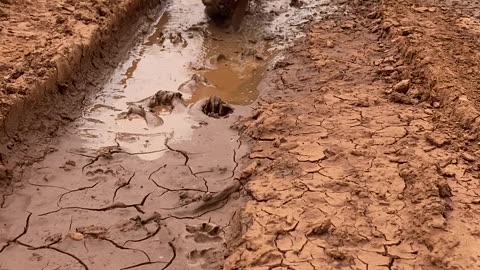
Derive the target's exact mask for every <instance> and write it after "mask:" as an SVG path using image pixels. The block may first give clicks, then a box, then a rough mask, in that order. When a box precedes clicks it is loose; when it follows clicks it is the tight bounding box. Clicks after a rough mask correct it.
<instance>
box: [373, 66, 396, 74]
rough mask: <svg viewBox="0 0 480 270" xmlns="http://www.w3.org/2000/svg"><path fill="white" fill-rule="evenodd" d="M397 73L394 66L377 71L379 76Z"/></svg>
mask: <svg viewBox="0 0 480 270" xmlns="http://www.w3.org/2000/svg"><path fill="white" fill-rule="evenodd" d="M394 71H395V68H394V67H392V66H386V67H383V68H381V69H379V70H378V71H377V73H378V74H380V75H389V74H392V73H393V72H394Z"/></svg>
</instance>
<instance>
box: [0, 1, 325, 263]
mask: <svg viewBox="0 0 480 270" xmlns="http://www.w3.org/2000/svg"><path fill="white" fill-rule="evenodd" d="M333 10H334V7H332V6H331V5H329V2H327V1H305V4H304V6H303V7H302V8H301V9H297V8H293V7H290V6H289V1H286V0H274V1H265V2H262V3H257V2H254V3H251V7H250V14H248V15H247V17H246V18H245V21H244V23H243V29H242V30H241V31H240V32H239V33H234V34H232V33H227V32H226V31H225V30H223V29H220V28H217V27H216V26H214V25H212V24H211V23H209V22H208V20H207V18H205V16H204V14H203V6H202V4H201V1H200V0H176V1H171V2H169V3H168V4H167V6H166V7H165V9H164V10H163V11H162V13H161V14H159V16H158V19H157V21H156V22H155V23H154V24H153V25H152V26H151V28H150V31H149V32H148V31H147V32H145V33H142V34H144V36H145V38H144V39H142V40H141V41H139V42H138V44H137V46H135V47H134V48H133V49H132V50H131V51H130V52H129V55H128V56H127V57H126V58H125V61H124V62H122V63H121V64H120V65H119V66H118V67H117V68H116V70H115V72H114V74H113V76H112V77H111V78H110V80H109V81H108V82H106V84H105V86H104V88H103V90H102V91H101V92H99V93H98V94H96V95H95V96H93V97H92V98H91V99H90V100H89V101H88V103H87V104H86V106H85V110H84V113H83V117H82V118H81V119H79V120H78V121H76V122H75V123H73V124H72V125H70V126H68V127H66V128H65V129H66V131H65V132H64V133H63V134H61V136H59V138H58V139H57V142H56V143H55V144H53V145H52V153H50V154H48V155H47V156H46V158H45V159H44V160H43V161H40V162H38V163H36V164H35V165H33V166H32V168H29V169H27V170H26V171H25V173H24V180H25V181H24V183H25V185H24V186H23V187H19V188H17V189H16V190H15V192H14V193H13V194H12V195H10V196H8V197H7V198H6V200H5V202H4V203H3V205H1V210H0V224H1V227H0V269H15V270H16V269H167V268H168V269H221V268H222V262H223V258H224V256H225V252H226V251H225V250H226V249H225V246H226V241H228V239H230V238H232V237H234V236H235V235H236V234H237V233H238V229H237V225H238V224H237V222H233V221H232V220H234V219H233V217H234V216H235V215H236V214H237V213H238V210H239V209H240V207H241V206H242V205H243V203H244V202H245V200H246V197H245V196H243V195H244V194H242V191H241V187H239V185H238V181H237V180H235V178H236V176H237V174H238V173H239V169H240V168H241V166H242V164H240V160H241V158H242V157H243V156H244V154H245V153H246V151H247V150H248V149H247V147H246V146H245V145H244V144H242V143H241V141H240V140H239V137H238V135H237V133H236V132H234V131H233V130H231V129H230V128H229V127H230V125H231V124H232V123H233V122H234V121H235V119H236V118H237V117H238V116H241V115H242V114H245V113H247V112H248V111H249V109H250V106H251V105H252V104H253V103H254V102H255V100H256V99H257V97H258V95H259V91H258V89H259V88H260V87H259V85H261V80H262V77H263V76H264V73H265V72H266V71H267V70H268V68H269V67H270V66H271V64H272V61H273V60H274V59H276V58H278V57H279V54H278V52H279V51H280V50H281V49H282V48H283V47H285V46H288V45H289V44H291V42H293V41H294V40H295V39H296V38H298V37H301V36H302V35H303V33H302V27H303V25H304V24H305V23H306V22H309V21H311V20H313V19H314V18H315V17H319V16H322V15H324V14H326V13H328V12H330V11H333ZM194 75H196V76H198V77H204V78H206V79H207V80H208V82H209V83H208V84H206V85H195V84H194V83H192V81H191V78H192V76H194ZM159 90H168V91H180V92H181V93H182V94H183V97H184V99H185V107H184V106H177V107H175V108H174V109H173V110H172V111H163V112H159V115H160V117H161V118H162V119H163V121H164V124H163V125H161V126H158V127H150V126H148V125H147V124H146V122H145V120H144V119H143V118H140V117H132V118H127V119H122V118H121V117H119V115H121V114H122V112H125V111H126V110H127V109H128V107H129V105H131V104H136V103H138V102H139V101H141V100H143V99H145V98H148V97H150V96H152V95H153V94H155V93H156V92H157V91H159ZM214 95H215V96H219V97H221V98H222V99H223V100H225V101H227V102H229V103H231V104H232V105H233V106H234V107H235V109H236V110H235V112H234V113H233V114H232V115H230V116H229V117H228V118H222V119H214V118H209V117H207V116H205V115H203V114H202V113H201V112H195V111H192V110H191V105H192V104H194V103H195V102H197V101H198V100H200V99H202V98H205V97H210V96H214Z"/></svg>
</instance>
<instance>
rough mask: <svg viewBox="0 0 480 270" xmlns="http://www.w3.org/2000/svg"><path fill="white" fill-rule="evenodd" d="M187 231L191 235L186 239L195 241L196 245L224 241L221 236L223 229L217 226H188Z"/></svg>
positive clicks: (207, 224)
mask: <svg viewBox="0 0 480 270" xmlns="http://www.w3.org/2000/svg"><path fill="white" fill-rule="evenodd" d="M186 230H187V232H188V233H189V234H188V235H187V236H186V237H185V238H186V239H193V241H195V243H202V244H205V243H213V242H220V241H223V238H222V237H221V236H220V234H221V233H222V228H220V226H217V225H215V224H210V223H202V224H199V225H187V226H186Z"/></svg>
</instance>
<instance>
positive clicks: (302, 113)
mask: <svg viewBox="0 0 480 270" xmlns="http://www.w3.org/2000/svg"><path fill="white" fill-rule="evenodd" d="M407 2H408V1H405V2H401V3H398V2H396V3H395V5H393V4H392V6H389V2H383V3H385V5H380V3H377V4H375V3H366V2H360V3H359V1H357V2H356V3H354V4H353V3H352V4H350V6H348V7H346V10H345V12H342V13H338V14H335V16H332V17H330V18H327V19H325V20H323V21H321V22H320V23H318V24H315V25H314V26H313V27H312V28H311V29H310V31H309V34H308V36H307V38H306V39H305V41H304V42H301V43H300V44H298V45H296V46H295V47H293V48H292V49H291V50H290V51H289V54H288V57H286V58H285V59H283V60H282V61H280V62H278V63H277V64H276V69H275V70H274V71H272V72H271V73H270V74H269V75H268V77H267V78H268V79H267V80H266V81H265V86H264V88H263V89H264V95H263V96H262V101H263V103H262V104H261V106H260V107H259V108H258V110H256V111H255V112H254V114H253V115H252V116H251V117H249V118H244V119H243V120H242V121H240V122H239V123H237V125H236V126H237V128H238V129H239V130H240V131H241V132H242V134H243V136H244V138H245V139H247V140H249V141H250V142H251V143H252V144H253V146H252V151H251V152H250V154H249V155H248V157H247V159H246V161H245V162H246V163H249V164H250V165H249V166H248V167H247V168H250V170H249V174H248V175H249V179H248V180H246V181H245V182H246V185H245V189H246V191H247V192H248V193H249V194H250V195H251V196H252V197H253V200H252V201H249V202H248V203H247V204H246V206H245V207H244V209H243V212H242V218H241V219H242V221H243V224H244V226H245V228H246V229H245V233H244V234H243V235H242V237H241V238H240V239H239V241H238V242H236V243H232V244H233V247H232V249H233V253H232V254H231V255H230V256H229V257H228V258H227V261H226V263H225V267H224V269H334V268H335V269H396V270H400V269H432V270H433V269H476V268H479V267H480V265H479V259H480V254H479V253H478V244H477V243H478V229H479V224H478V221H477V219H476V218H475V217H476V216H477V215H478V214H479V211H480V209H479V208H478V200H479V199H480V194H479V193H478V192H479V187H480V186H479V181H478V177H479V174H478V151H479V147H478V144H477V140H476V139H475V137H468V136H466V135H457V134H462V133H463V132H464V131H463V130H462V129H461V128H459V126H458V125H455V123H452V122H447V120H448V119H449V118H448V117H449V110H443V109H441V108H437V107H438V106H437V105H436V104H433V102H432V101H435V100H434V99H433V100H432V99H430V97H429V96H428V95H430V93H432V92H431V90H432V89H431V85H429V84H425V83H424V82H425V81H417V80H416V79H418V77H416V76H417V75H418V74H421V72H422V70H416V69H414V70H411V69H409V67H410V66H409V64H408V63H410V61H411V60H412V59H411V58H409V57H408V56H409V54H405V55H404V54H401V53H399V49H400V48H401V46H399V43H397V42H396V41H397V40H395V39H394V40H392V41H391V40H390V39H383V38H382V36H381V35H382V31H377V30H380V29H381V28H379V27H378V25H379V23H380V22H381V20H379V18H380V16H381V14H382V10H384V9H385V8H391V11H390V12H391V14H394V13H395V11H396V10H400V11H401V10H405V9H410V8H411V4H406V3H407ZM397 3H398V4H397ZM403 4H405V6H403ZM394 7H395V10H394ZM423 12H431V11H428V10H426V11H425V10H424V11H423ZM458 12H459V13H462V12H460V11H458ZM418 14H420V15H419V16H420V17H422V16H423V15H424V13H422V12H419V13H418ZM464 14H467V13H464ZM410 19H411V21H412V22H417V21H419V18H416V17H412V18H410ZM380 27H381V26H380ZM445 29H447V28H443V30H445ZM372 30H373V31H372ZM414 33H415V32H414ZM414 36H415V35H414ZM415 37H418V38H422V37H423V36H421V35H418V36H415ZM426 38H427V37H426ZM443 38H444V41H443V43H442V44H444V45H446V46H447V45H448V46H450V47H452V48H453V47H455V46H456V42H458V41H459V40H458V39H457V38H458V37H457V36H452V37H451V38H449V37H445V36H443ZM427 41H428V40H427ZM400 44H401V43H400ZM415 46H422V44H421V43H420V44H415ZM412 49H413V48H412ZM429 61H431V66H432V67H433V66H435V65H438V66H439V67H446V66H447V65H448V69H445V70H449V71H450V70H460V69H461V68H462V67H461V66H459V65H458V63H457V65H454V64H453V63H444V62H442V61H440V60H439V59H437V57H436V56H435V57H434V56H432V58H431V60H429ZM472 68H474V66H472ZM409 70H410V71H411V72H412V73H408V71H409ZM405 75H408V76H405ZM404 76H405V77H404ZM407 79H412V81H406V80H407ZM427 79H428V77H425V80H427ZM427 81H428V80H427ZM413 93H426V94H427V97H426V98H422V95H421V94H418V95H417V96H412V94H413ZM454 94H455V93H454ZM442 102H444V103H442V104H443V105H444V106H445V107H454V106H455V101H448V102H447V101H446V100H442ZM449 102H450V103H449ZM434 105H435V106H434Z"/></svg>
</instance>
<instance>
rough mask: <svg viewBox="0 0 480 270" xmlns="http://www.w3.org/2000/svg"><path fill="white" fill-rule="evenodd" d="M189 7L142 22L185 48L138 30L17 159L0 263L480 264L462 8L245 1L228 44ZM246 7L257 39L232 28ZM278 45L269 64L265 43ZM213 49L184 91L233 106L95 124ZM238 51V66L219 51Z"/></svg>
mask: <svg viewBox="0 0 480 270" xmlns="http://www.w3.org/2000/svg"><path fill="white" fill-rule="evenodd" d="M189 1H190V0H183V1H178V2H176V4H174V5H172V6H170V7H172V8H171V9H167V13H166V15H167V16H166V17H160V21H159V22H158V25H159V27H158V28H155V29H157V30H158V29H160V30H161V31H164V30H167V31H168V30H171V29H176V27H177V26H179V27H178V29H182V31H184V30H185V29H190V30H191V29H198V28H199V27H200V29H203V30H202V31H199V32H194V33H193V34H192V37H193V38H190V39H187V42H189V43H188V44H193V45H187V46H185V47H183V48H182V47H178V46H173V45H175V44H173V43H170V42H169V41H168V39H167V41H165V39H162V38H161V37H162V35H159V33H160V32H161V31H160V30H158V31H156V32H155V30H154V31H153V34H152V35H147V36H148V37H147V42H145V43H142V44H143V45H141V46H139V47H138V49H139V50H138V51H140V52H141V53H137V51H135V50H133V51H132V52H130V54H131V56H129V57H128V59H127V60H126V61H125V62H124V64H122V65H120V67H118V68H117V69H116V70H117V71H118V72H117V71H114V72H113V74H114V75H113V77H112V79H111V80H110V81H109V82H108V83H107V84H106V86H105V87H104V89H103V90H102V91H101V92H100V93H99V94H98V95H95V97H93V98H92V99H91V100H89V102H88V103H86V104H87V105H86V108H85V111H84V113H83V117H82V118H80V119H77V120H76V121H74V122H73V123H72V124H70V125H67V126H65V132H57V133H58V135H57V136H58V139H56V140H54V142H55V143H54V144H53V143H52V144H50V146H51V149H54V151H52V153H50V154H48V155H46V156H45V157H42V158H39V159H37V162H36V163H34V164H33V165H32V166H23V167H22V170H21V172H22V173H21V177H20V179H17V180H18V181H17V182H16V184H15V188H14V189H9V191H10V192H9V193H8V194H5V195H4V196H3V198H4V199H3V200H2V201H1V210H0V222H1V225H2V228H1V229H0V232H1V234H0V268H2V269H3V268H5V269H199V268H200V269H222V268H223V269H262V270H263V269H276V270H279V269H362V270H372V269H385V270H386V269H390V270H407V269H424V270H427V269H431V270H434V269H480V261H479V260H480V248H479V244H478V243H479V236H480V225H479V223H478V218H477V216H478V214H479V208H478V207H479V204H480V189H479V180H478V179H479V177H480V174H479V171H480V165H479V162H478V154H479V153H480V152H479V150H480V149H479V144H478V137H477V131H478V130H477V128H478V116H479V115H480V114H479V113H478V103H477V100H478V95H477V91H478V89H477V81H478V80H477V77H478V72H477V71H478V70H477V69H478V64H479V63H478V59H479V58H478V53H477V51H478V45H479V44H478V43H479V42H480V41H479V40H480V39H479V35H480V30H479V29H480V17H479V16H480V14H479V13H478V4H477V3H475V2H474V1H462V2H459V1H427V2H425V1H418V2H417V1H413V0H407V1H381V2H375V1H373V2H372V1H350V2H347V1H331V2H330V1H318V2H317V1H303V2H302V1H292V2H291V3H287V2H286V1H278V2H271V4H266V5H260V6H256V5H257V4H258V3H256V2H255V3H254V4H253V6H254V7H257V8H253V9H251V10H250V12H249V13H250V14H249V15H248V16H247V20H246V22H245V25H246V26H248V25H250V28H249V27H246V28H244V30H243V32H240V33H238V34H236V35H237V37H240V38H239V39H237V38H235V36H233V38H232V36H230V35H224V34H221V32H216V31H212V28H210V27H209V26H207V24H204V23H201V24H197V23H198V22H197V21H195V20H196V19H197V18H199V17H195V16H190V17H189V18H181V17H178V16H176V15H175V14H176V13H175V10H180V11H183V12H189V10H190V11H191V10H197V9H192V8H193V7H194V6H195V5H196V4H193V5H189V3H190V2H189ZM4 2H5V1H0V5H1V6H0V7H2V9H0V12H1V11H2V10H5V7H6V6H7V5H9V4H5V3H4ZM320 2H321V3H320ZM258 7H261V8H258ZM317 8H318V11H319V12H317V10H316V9H317ZM312 10H314V11H315V12H311V11H312ZM297 11H298V12H297ZM302 12H303V13H302ZM180 13H181V12H180ZM189 14H197V13H194V12H193V13H191V12H190V13H189ZM266 14H268V16H266V17H262V16H259V15H266ZM295 14H303V15H301V16H297V17H296V15H295ZM177 15H178V14H177ZM1 16H2V13H0V17H1ZM302 16H303V17H302ZM292 17H294V19H293V20H292V19H289V18H292ZM4 18H5V17H4ZM161 18H167V21H162V19H161ZM258 18H268V19H267V20H261V23H259V24H258V25H261V26H262V27H261V28H264V29H270V32H269V31H268V30H266V31H265V32H255V31H254V32H249V31H248V29H255V28H258V27H255V25H256V24H255V23H256V22H258V21H256V19H258ZM200 21H204V20H203V19H201V18H200ZM269 22H270V23H269ZM307 22H309V23H310V24H311V26H310V27H308V28H302V27H299V28H297V27H296V26H300V25H303V24H304V23H307ZM192 24H193V25H192ZM251 25H253V26H254V27H251ZM287 25H288V26H287ZM291 26H293V27H295V28H290V27H291ZM169 27H170V28H169ZM190 30H185V32H182V33H184V34H185V35H187V33H188V31H190ZM195 31H198V30H195ZM275 31H277V32H276V33H277V35H275ZM161 33H163V32H161ZM198 33H202V34H201V35H200V36H201V37H202V38H204V39H197V35H198ZM205 33H206V34H205ZM254 34H255V35H254ZM252 35H254V36H255V38H252V37H253V36H252ZM212 37H213V38H212ZM249 37H250V38H249ZM298 38H299V39H298ZM60 40H62V38H60ZM159 40H161V41H160V42H158V41H159ZM201 40H203V41H201ZM242 42H247V43H242ZM291 42H294V44H295V45H294V46H293V47H291V48H288V49H286V50H285V51H283V53H280V54H279V55H276V54H275V53H273V54H272V55H276V56H277V57H275V58H274V59H273V60H271V59H272V58H270V57H269V55H270V54H271V53H272V50H268V49H267V50H266V49H265V48H273V47H276V48H281V47H282V46H285V45H289V44H290V43H291ZM197 43H198V44H203V45H201V46H202V48H204V51H203V52H204V53H203V55H207V58H205V57H203V58H201V57H200V58H199V59H197V60H199V61H194V62H193V64H192V65H188V66H189V69H186V70H183V69H182V70H181V71H178V70H176V71H175V73H174V74H177V75H174V76H173V78H170V79H169V78H168V77H165V78H163V77H161V78H160V79H158V77H159V76H153V75H151V73H149V70H151V68H152V67H155V66H156V67H158V66H161V65H162V64H161V63H160V62H161V61H160V62H158V63H157V62H155V61H159V59H160V58H162V57H172V58H171V59H172V62H171V63H172V67H177V65H176V64H175V63H180V64H179V66H182V68H183V66H184V65H183V63H184V62H182V61H184V60H185V59H184V58H185V57H187V58H188V57H192V59H193V58H194V56H193V55H194V54H192V52H195V49H196V47H195V46H197V45H196V44H197ZM152 44H153V45H152ZM212 44H213V45H212ZM246 44H248V45H246ZM5 46H7V45H5ZM192 46H193V47H192ZM225 46H226V47H228V48H229V49H227V50H225V51H222V53H225V54H226V55H224V56H226V59H227V61H226V62H224V63H223V64H219V63H215V64H214V67H213V68H212V69H211V70H209V69H207V70H206V71H202V72H200V73H201V74H202V75H204V76H205V77H206V78H207V79H210V80H213V81H215V80H216V85H217V87H214V88H208V87H207V88H202V89H201V91H200V90H199V91H196V92H195V91H194V92H193V93H191V94H192V95H191V96H193V100H195V95H199V96H208V95H211V94H213V93H215V94H218V95H221V96H222V97H223V98H225V99H228V100H229V101H230V102H233V103H234V104H235V105H236V106H235V108H236V112H235V113H234V115H233V116H231V117H229V118H227V119H212V118H209V117H206V116H202V115H199V114H197V113H195V112H193V114H190V112H189V111H187V112H186V113H185V112H184V111H182V112H181V113H178V112H172V113H169V114H162V115H161V117H162V118H164V119H165V122H166V123H167V125H166V126H167V127H168V128H166V127H165V126H164V127H159V128H158V129H152V128H146V127H145V123H144V122H143V120H142V119H138V118H136V119H131V120H129V121H127V122H125V121H123V120H122V121H123V122H122V121H120V120H112V119H115V117H114V115H116V114H117V113H118V112H119V111H121V110H123V109H125V108H124V106H125V103H126V102H128V101H130V99H133V100H135V99H137V96H138V97H142V98H144V97H147V96H148V95H151V94H152V91H153V90H152V89H147V90H143V89H144V88H148V86H149V85H158V86H168V87H174V86H175V87H176V86H177V85H179V84H181V83H182V81H181V80H184V79H185V78H187V77H188V76H187V75H189V74H190V73H189V72H191V71H192V70H195V72H197V71H198V64H200V66H201V64H202V63H205V62H204V61H205V60H208V59H210V58H209V57H211V56H212V55H211V53H212V51H211V50H213V51H217V52H218V50H221V49H222V47H225ZM244 46H248V47H252V48H255V50H253V52H250V53H249V54H248V55H249V56H253V58H248V59H250V60H248V59H247V60H245V58H242V57H244V56H245V51H242V50H241V49H238V50H237V49H233V50H232V48H242V47H244ZM219 48H220V49H219ZM259 48H260V49H259ZM186 55H187V56H186ZM278 56H280V58H278ZM159 57H160V58H159ZM251 59H254V60H251ZM187 60H188V59H187ZM270 61H272V62H270ZM242 63H243V65H242ZM252 63H253V64H252ZM269 63H270V64H271V65H269ZM123 66H124V67H123ZM192 66H193V67H192ZM241 67H243V68H241ZM171 69H173V68H171ZM265 69H267V70H268V71H267V72H266V73H265V74H264V73H263V70H265ZM8 70H10V69H8ZM179 70H180V69H179ZM0 72H1V68H0ZM135 72H136V73H135ZM232 72H233V73H234V72H238V74H237V75H238V77H237V76H233V75H232ZM116 74H117V75H118V74H120V75H118V76H117V75H116ZM178 74H180V75H178ZM259 74H261V76H260V77H263V79H262V81H261V83H260V85H259V86H258V90H259V91H260V92H259V93H257V92H251V91H250V90H252V89H255V88H256V87H255V86H256V84H257V83H258V80H259ZM147 75H148V76H147ZM7 76H8V75H7ZM34 77H35V76H34ZM170 77H172V76H170ZM20 78H21V77H20ZM152 78H157V79H156V80H155V79H152ZM222 79H225V80H229V81H230V82H234V84H233V85H234V86H235V87H230V88H228V87H226V85H228V83H225V81H222ZM177 80H180V81H177ZM117 87H120V88H122V89H124V90H122V91H124V92H125V93H129V92H132V91H133V92H134V93H135V94H133V95H132V94H129V95H130V96H129V95H128V94H125V95H118V92H116V91H117V89H116V88H117ZM139 89H140V90H139ZM226 89H229V90H228V91H230V92H228V91H227V90H226ZM232 89H238V91H239V92H237V90H235V91H232ZM242 89H243V92H242ZM245 89H248V90H249V91H245ZM197 90H198V89H197ZM179 91H180V92H182V89H180V88H179ZM252 91H253V90H252ZM236 92H237V93H240V94H237V95H236V94H235V93H236ZM257 95H258V98H257V101H256V102H255V103H253V106H252V107H251V108H252V111H253V112H252V113H251V115H250V116H242V115H244V112H245V111H246V110H248V109H249V107H244V105H246V104H250V103H251V102H252V97H256V96H257ZM111 96H112V97H113V98H109V97H111ZM112 100H113V101H112ZM119 104H120V105H119ZM97 109H99V110H97ZM236 116H241V118H240V119H239V120H238V121H236V119H237V118H236ZM169 121H170V122H172V123H174V124H172V125H171V126H170V125H169V124H168V123H169ZM132 123H133V124H132ZM178 123H180V124H178ZM229 125H232V127H233V130H230V129H228V126H229ZM187 127H188V128H187ZM162 128H163V130H162ZM128 129H132V130H128ZM166 129H168V130H166ZM185 130H187V132H186V131H185ZM234 130H236V131H238V134H237V132H235V131H234ZM47 145H48V144H47ZM22 150H23V151H25V152H27V153H28V148H22ZM0 176H1V175H0Z"/></svg>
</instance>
